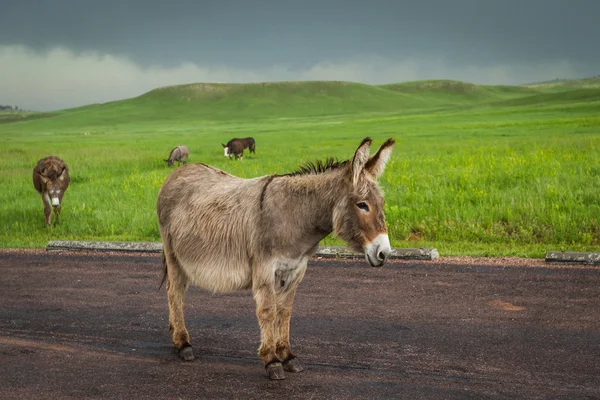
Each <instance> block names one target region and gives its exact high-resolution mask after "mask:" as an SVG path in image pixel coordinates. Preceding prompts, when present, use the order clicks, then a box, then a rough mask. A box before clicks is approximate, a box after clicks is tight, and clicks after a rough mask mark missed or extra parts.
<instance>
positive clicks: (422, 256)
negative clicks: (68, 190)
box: [46, 240, 439, 260]
mask: <svg viewBox="0 0 600 400" xmlns="http://www.w3.org/2000/svg"><path fill="white" fill-rule="evenodd" d="M46 250H87V251H123V252H128V251H129V252H148V253H160V252H161V250H162V243H160V242H96V241H85V240H51V241H49V242H48V245H47V246H46ZM315 257H323V258H363V257H364V255H363V254H362V253H356V252H354V251H351V250H349V249H348V248H346V247H344V246H321V247H319V250H317V253H316V254H315ZM438 257H439V253H438V251H437V250H436V249H427V248H420V249H401V248H392V255H391V256H390V258H391V259H400V260H435V259H436V258H438Z"/></svg>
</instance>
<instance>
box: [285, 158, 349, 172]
mask: <svg viewBox="0 0 600 400" xmlns="http://www.w3.org/2000/svg"><path fill="white" fill-rule="evenodd" d="M347 163H348V160H346V161H338V160H336V159H334V158H332V157H328V158H326V159H325V160H324V161H322V160H317V161H315V162H311V161H309V162H307V163H305V164H303V165H301V166H300V167H298V169H297V170H296V171H294V172H290V173H289V174H285V176H299V175H317V174H321V173H323V172H327V171H331V170H334V169H338V168H342V167H343V166H345V165H346V164H347Z"/></svg>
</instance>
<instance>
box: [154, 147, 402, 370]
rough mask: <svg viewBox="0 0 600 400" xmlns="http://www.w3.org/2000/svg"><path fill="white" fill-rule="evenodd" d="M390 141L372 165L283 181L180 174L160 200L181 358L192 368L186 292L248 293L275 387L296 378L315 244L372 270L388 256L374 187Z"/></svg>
mask: <svg viewBox="0 0 600 400" xmlns="http://www.w3.org/2000/svg"><path fill="white" fill-rule="evenodd" d="M393 145H394V140H393V139H388V140H387V141H386V142H385V143H384V144H383V145H382V146H381V148H379V150H378V151H377V152H376V153H375V154H374V155H372V156H369V151H370V146H371V139H369V138H366V139H364V140H363V141H362V143H361V144H360V146H359V147H358V149H357V150H356V152H355V154H354V157H352V159H351V160H348V161H344V162H337V161H333V159H328V160H327V161H325V162H320V161H317V162H316V164H313V163H308V164H306V165H304V166H302V167H300V169H299V170H298V171H296V172H293V173H290V174H286V175H267V176H263V177H258V178H253V179H242V178H238V177H235V176H233V175H230V174H228V173H226V172H224V171H221V170H219V169H217V168H214V167H211V166H208V165H205V164H190V165H187V166H184V167H182V168H178V169H177V170H175V171H174V172H173V173H172V174H171V175H169V176H168V177H167V179H166V180H165V182H164V184H163V186H162V188H161V189H160V192H159V194H158V200H157V214H158V222H159V225H160V235H161V237H162V242H163V249H162V259H163V266H164V275H163V282H164V281H165V280H166V282H167V296H168V304H169V329H170V331H171V335H172V338H173V343H174V344H175V346H176V347H177V349H178V351H179V356H180V357H181V358H183V359H184V360H186V361H189V360H193V359H194V353H193V351H192V346H191V344H190V335H189V334H188V331H187V329H186V327H185V322H184V317H183V303H184V293H185V291H186V290H187V288H188V286H189V284H190V283H193V284H195V285H197V286H200V287H201V288H204V289H206V290H210V291H213V292H230V291H234V290H239V289H252V292H253V294H254V299H255V301H256V316H257V318H258V324H259V326H260V332H261V344H260V347H259V349H258V355H259V357H260V359H261V361H262V362H263V364H264V366H265V368H266V371H267V375H268V376H269V378H271V379H284V378H285V373H284V370H285V371H288V372H300V371H302V370H303V368H302V366H301V364H300V363H299V362H298V360H297V359H296V357H295V356H294V354H293V353H292V351H291V348H290V337H289V329H290V317H291V314H292V303H293V302H294V296H295V294H296V288H297V287H298V284H299V283H300V281H302V278H303V277H304V273H305V271H306V267H307V262H308V259H309V257H310V256H311V255H313V254H314V253H315V252H316V251H317V249H318V246H319V242H320V241H321V240H322V239H323V238H324V237H325V236H327V235H328V234H330V233H331V232H334V233H335V234H336V235H337V236H339V237H341V238H342V239H344V240H345V241H347V242H348V244H349V245H350V246H351V247H352V248H353V249H355V250H357V251H364V254H365V258H366V260H367V261H368V262H369V264H370V265H371V266H373V267H380V266H382V265H383V264H384V263H385V261H386V260H387V258H388V257H389V255H390V253H391V248H390V242H389V239H388V235H387V227H386V224H385V217H384V213H383V196H382V193H381V191H380V189H379V186H378V184H377V179H378V178H379V177H380V176H381V174H382V173H383V171H384V169H385V166H386V163H387V162H388V160H389V159H390V156H391V153H392V148H393Z"/></svg>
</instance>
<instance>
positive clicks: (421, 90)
mask: <svg viewBox="0 0 600 400" xmlns="http://www.w3.org/2000/svg"><path fill="white" fill-rule="evenodd" d="M599 90H600V78H590V79H581V80H576V81H560V82H554V81H553V82H549V83H537V84H531V85H523V86H506V85H504V86H501V85H496V86H492V85H476V84H472V83H467V82H460V81H452V80H428V81H415V82H404V83H396V84H388V85H366V84H361V83H354V82H341V81H315V82H272V83H253V84H219V83H195V84H187V85H178V86H169V87H163V88H158V89H155V90H152V91H150V92H147V93H145V94H142V95H141V96H138V97H135V98H131V99H126V100H120V101H114V102H109V103H104V104H92V105H87V106H84V107H77V108H72V109H67V110H61V111H56V112H52V113H32V112H27V113H14V112H12V113H0V124H3V123H18V124H19V125H20V124H26V129H43V130H54V129H71V128H73V129H78V128H81V129H91V128H90V127H94V126H96V127H99V126H103V127H111V126H112V127H123V126H132V125H134V124H138V123H140V122H143V123H158V124H161V125H164V124H167V125H168V124H172V123H177V121H182V120H186V121H197V122H200V121H241V120H259V119H265V118H306V117H322V116H339V115H352V114H357V113H389V112H393V113H400V114H414V113H420V112H424V111H432V110H452V109H456V108H464V107H481V106H500V107H508V106H525V105H535V104H540V103H541V104H546V103H560V102H571V101H574V100H577V99H580V100H582V101H596V100H597V99H598V93H599V92H598V91H599ZM15 129H19V128H18V127H15Z"/></svg>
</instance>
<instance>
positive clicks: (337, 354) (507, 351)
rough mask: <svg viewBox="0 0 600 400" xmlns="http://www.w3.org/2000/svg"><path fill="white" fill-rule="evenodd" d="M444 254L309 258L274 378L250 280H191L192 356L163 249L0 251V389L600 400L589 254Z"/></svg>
mask: <svg viewBox="0 0 600 400" xmlns="http://www.w3.org/2000/svg"><path fill="white" fill-rule="evenodd" d="M448 260H449V261H448ZM448 260H444V259H443V258H442V259H438V260H435V261H419V262H408V261H397V262H393V263H389V264H387V265H386V266H385V267H383V268H379V269H377V268H371V267H369V266H368V265H367V264H366V262H365V261H364V260H356V261H332V260H312V261H311V262H310V263H309V268H308V272H307V274H306V277H305V279H304V282H302V284H301V285H300V288H299V291H298V295H297V298H296V303H295V305H294V314H293V317H292V346H293V350H294V352H295V353H296V355H297V356H298V358H299V360H300V361H302V363H303V365H304V366H305V371H304V372H302V373H299V374H291V373H287V375H286V376H287V379H285V380H284V381H269V380H268V379H267V378H266V375H265V372H264V369H263V368H262V366H261V365H260V362H259V360H258V357H257V356H256V349H257V348H258V344H259V330H258V325H257V322H256V319H255V314H254V302H253V299H252V296H251V293H250V292H237V293H233V294H216V295H215V294H211V293H207V292H204V291H202V290H200V289H198V288H191V289H190V290H189V291H188V293H187V296H186V322H187V326H188V329H189V331H190V335H191V340H192V344H193V345H194V346H195V352H196V355H197V358H196V360H194V361H193V362H188V363H186V362H183V361H181V360H179V359H178V357H177V355H176V354H175V353H174V352H173V349H172V345H171V342H170V336H169V332H168V327H167V326H168V309H167V302H166V294H165V289H164V287H163V288H162V289H161V290H158V285H159V282H160V273H161V263H160V257H159V256H158V255H156V254H152V255H144V254H114V253H112V254H111V253H72V252H45V251H41V250H38V251H31V250H29V251H15V250H0V398H1V399H35V398H39V399H41V398H44V399H60V398H77V399H83V398H86V399H94V398H98V399H100V398H102V399H105V398H123V399H125V398H127V399H133V398H135V399H137V398H140V399H141V398H147V399H154V398H156V399H169V398H170V399H194V398H198V399H200V398H201V399H225V398H227V399H276V398H277V399H514V398H520V399H526V398H531V399H600V311H599V310H600V268H599V267H597V266H596V267H593V266H553V265H545V264H543V262H540V261H539V260H532V261H522V260H521V262H518V263H514V262H513V261H510V260H506V261H503V260H485V259H477V260H470V261H464V262H463V261H461V260H460V259H458V260H452V259H448ZM465 260H467V259H465Z"/></svg>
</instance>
